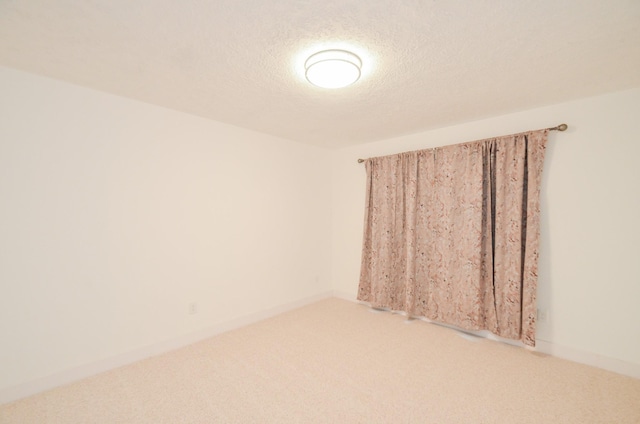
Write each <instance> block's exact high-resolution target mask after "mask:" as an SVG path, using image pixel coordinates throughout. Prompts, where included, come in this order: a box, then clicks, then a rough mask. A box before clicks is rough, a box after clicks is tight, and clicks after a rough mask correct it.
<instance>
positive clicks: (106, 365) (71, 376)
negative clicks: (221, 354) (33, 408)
mask: <svg viewBox="0 0 640 424" xmlns="http://www.w3.org/2000/svg"><path fill="white" fill-rule="evenodd" d="M332 296H333V293H332V292H326V293H321V294H318V295H315V296H310V297H306V298H303V299H300V300H296V301H293V302H288V303H285V304H282V305H279V306H276V307H273V308H269V309H266V310H263V311H259V312H256V313H252V314H248V315H245V316H243V317H240V318H236V319H233V320H230V321H226V322H223V323H220V324H217V325H215V326H213V327H210V328H207V329H206V330H201V331H198V332H194V333H190V334H187V335H184V336H181V337H178V338H175V339H171V340H167V341H164V342H159V343H155V344H153V345H149V346H146V347H143V348H140V349H136V350H133V351H131V352H127V353H124V354H121V355H117V356H114V357H111V358H107V359H104V360H100V361H96V362H93V363H90V364H85V365H81V366H78V367H75V368H71V369H68V370H65V371H62V372H60V373H56V374H53V375H50V376H47V377H43V378H39V379H37V380H33V381H30V382H27V383H24V384H20V385H17V386H14V387H9V388H6V389H2V390H0V404H5V403H9V402H13V401H15V400H18V399H22V398H24V397H27V396H32V395H35V394H37V393H41V392H43V391H46V390H50V389H53V388H55V387H59V386H62V385H65V384H69V383H73V382H75V381H78V380H81V379H83V378H87V377H91V376H93V375H96V374H99V373H102V372H105V371H109V370H112V369H115V368H119V367H121V366H124V365H128V364H131V363H134V362H137V361H140V360H142V359H145V358H149V357H151V356H156V355H160V354H162V353H165V352H169V351H172V350H175V349H179V348H181V347H184V346H188V345H190V344H193V343H196V342H199V341H201V340H205V339H208V338H210V337H213V336H215V335H218V334H221V333H225V332H227V331H230V330H234V329H236V328H240V327H244V326H246V325H249V324H253V323H255V322H258V321H262V320H264V319H267V318H271V317H273V316H276V315H279V314H281V313H284V312H288V311H291V310H294V309H297V308H300V307H303V306H305V305H308V304H310V303H314V302H317V301H319V300H323V299H327V298H329V297H332Z"/></svg>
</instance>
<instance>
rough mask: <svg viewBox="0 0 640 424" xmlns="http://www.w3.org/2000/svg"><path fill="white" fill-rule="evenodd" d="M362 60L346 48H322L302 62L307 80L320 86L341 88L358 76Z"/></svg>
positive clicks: (354, 80)
mask: <svg viewBox="0 0 640 424" xmlns="http://www.w3.org/2000/svg"><path fill="white" fill-rule="evenodd" d="M361 67H362V61H361V60H360V58H359V57H358V56H356V55H355V54H353V53H351V52H348V51H346V50H323V51H321V52H318V53H315V54H313V55H311V56H309V58H308V59H307V61H306V62H305V63H304V68H305V76H306V77H307V80H308V81H309V82H310V83H311V84H313V85H315V86H318V87H322V88H342V87H346V86H348V85H351V84H353V83H354V82H356V81H358V79H359V78H360V68H361Z"/></svg>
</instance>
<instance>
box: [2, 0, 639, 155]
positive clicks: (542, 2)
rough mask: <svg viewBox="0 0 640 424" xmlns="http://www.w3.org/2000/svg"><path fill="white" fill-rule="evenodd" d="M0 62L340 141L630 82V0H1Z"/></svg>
mask: <svg viewBox="0 0 640 424" xmlns="http://www.w3.org/2000/svg"><path fill="white" fill-rule="evenodd" d="M325 48H346V49H349V50H352V51H353V52H354V53H356V54H358V55H359V56H360V57H361V58H362V59H363V62H364V65H363V70H362V71H363V77H362V78H361V80H360V81H358V82H357V83H356V84H354V85H353V86H350V87H348V88H345V89H341V90H323V89H320V88H317V87H314V86H312V85H310V84H308V83H307V82H306V80H305V79H304V76H303V69H304V68H303V64H304V60H305V59H306V57H307V56H309V55H310V54H311V53H314V52H315V51H317V50H321V49H325ZM0 64H2V65H4V66H8V67H12V68H17V69H21V70H25V71H28V72H33V73H37V74H41V75H46V76H50V77H53V78H57V79H61V80H65V81H69V82H72V83H75V84H79V85H83V86H87V87H92V88H95V89H99V90H103V91H106V92H111V93H114V94H118V95H121V96H125V97H129V98H133V99H138V100H141V101H144V102H148V103H153V104H157V105H161V106H165V107H168V108H172V109H177V110H181V111H184V112H188V113H191V114H195V115H199V116H203V117H207V118H211V119H214V120H217V121H221V122H226V123H229V124H233V125H237V126H240V127H244V128H249V129H252V130H256V131H260V132H264V133H268V134H273V135H276V136H280V137H284V138H288V139H291V140H295V141H300V142H305V143H310V144H316V145H320V146H326V147H340V146H346V145H350V144H356V143H363V142H368V141H373V140H379V139H384V138H389V137H394V136H398V135H402V134H408V133H414V132H419V131H423V130H426V129H430V128H436V127H442V126H447V125H451V124H457V123H461V122H467V121H471V120H475V119H481V118H485V117H489V116H494V115H500V114H504V113H509V112H515V111H519V110H525V109H529V108H533V107H538V106H543V105H548V104H553V103H559V102H562V101H567V100H571V99H575V98H580V97H587V96H591V95H597V94H601V93H605V92H610V91H616V90H621V89H626V88H630V87H637V86H640V1H638V0H608V1H602V0H564V1H559V0H537V1H524V0H492V1H490V0H484V1H480V0H477V1H471V0H446V1H445V0H439V1H437V0H413V1H410V0H407V1H398V0H376V1H370V0H306V1H305V0H278V1H274V0H252V1H249V0H247V1H243V0H215V1H213V0H183V1H175V0H136V1H131V0H56V1H51V0H29V1H27V0H23V1H21V0H0ZM559 119H561V118H560V117H559ZM550 124H555V122H551V123H550Z"/></svg>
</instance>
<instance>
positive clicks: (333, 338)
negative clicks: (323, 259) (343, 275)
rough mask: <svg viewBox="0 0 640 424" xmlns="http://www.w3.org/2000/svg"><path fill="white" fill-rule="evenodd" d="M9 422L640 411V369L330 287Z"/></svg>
mask: <svg viewBox="0 0 640 424" xmlns="http://www.w3.org/2000/svg"><path fill="white" fill-rule="evenodd" d="M0 423H2V424H5V423H21V424H27V423H37V424H49V423H65V424H70V423H110V424H113V423H132V424H133V423H154V424H158V423H456V424H460V423H473V424H478V423H492V424H494V423H509V424H514V423H536V424H540V423H562V424H569V423H580V424H587V423H633V424H637V423H640V380H638V379H633V378H630V377H624V376H621V375H617V374H614V373H611V372H607V371H603V370H600V369H597V368H591V367H588V366H584V365H580V364H575V363H572V362H568V361H564V360H560V359H556V358H551V357H546V356H541V355H538V354H535V353H532V352H530V351H527V350H524V349H522V348H517V347H512V346H508V345H504V344H500V343H497V342H492V341H489V340H484V339H482V340H477V341H470V340H466V339H464V338H462V337H460V336H459V335H458V333H456V332H454V331H453V330H449V329H446V328H443V327H439V326H436V325H433V324H428V323H425V322H422V321H410V322H408V323H407V322H406V320H405V318H404V317H403V316H400V315H394V314H391V313H375V312H372V311H371V310H369V309H368V308H367V307H365V306H363V305H358V304H354V303H351V302H347V301H344V300H339V299H328V300H324V301H321V302H318V303H315V304H312V305H309V306H306V307H304V308H301V309H298V310H295V311H292V312H288V313H285V314H283V315H280V316H277V317H275V318H271V319H268V320H265V321H262V322H260V323H257V324H254V325H251V326H248V327H245V328H242V329H239V330H235V331H232V332H229V333H225V334H222V335H220V336H217V337H214V338H212V339H209V340H206V341H204V342H200V343H197V344H194V345H191V346H189V347H187V348H184V349H181V350H178V351H174V352H171V353H168V354H165V355H162V356H158V357H154V358H150V359H147V360H144V361H141V362H138V363H135V364H133V365H130V366H126V367H123V368H120V369H117V370H114V371H110V372H107V373H104V374H100V375H98V376H95V377H92V378H89V379H86V380H83V381H80V382H78V383H75V384H71V385H68V386H64V387H60V388H57V389H55V390H52V391H49V392H45V393H42V394H39V395H36V396H33V397H30V398H27V399H23V400H20V401H18V402H14V403H11V404H6V405H3V406H0Z"/></svg>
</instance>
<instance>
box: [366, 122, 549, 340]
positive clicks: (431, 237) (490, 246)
mask: <svg viewBox="0 0 640 424" xmlns="http://www.w3.org/2000/svg"><path fill="white" fill-rule="evenodd" d="M547 133H548V130H541V131H534V132H529V133H522V134H516V135H511V136H504V137H498V138H492V139H487V140H481V141H475V142H470V143H464V144H457V145H451V146H444V147H438V148H433V149H427V150H420V151H415V152H407V153H401V154H398V155H392V156H384V157H378V158H371V159H367V160H366V161H365V167H366V171H367V187H366V209H365V229H364V239H363V253H362V267H361V273H360V284H359V288H358V299H359V300H362V301H365V302H368V303H370V304H371V305H372V306H374V307H380V308H388V309H391V310H398V311H405V312H406V313H407V314H409V315H410V316H414V317H425V318H428V319H430V320H433V321H437V322H442V323H446V324H451V325H455V326H457V327H460V328H463V329H467V330H489V331H491V332H492V333H494V334H496V335H499V336H501V337H505V338H509V339H514V340H520V341H522V342H523V343H525V344H526V345H529V346H534V345H535V317H536V290H537V269H538V244H539V242H538V240H539V215H540V206H539V198H540V184H541V177H542V168H543V161H544V153H545V146H546V141H547Z"/></svg>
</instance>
